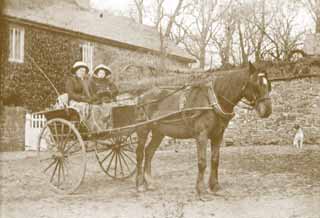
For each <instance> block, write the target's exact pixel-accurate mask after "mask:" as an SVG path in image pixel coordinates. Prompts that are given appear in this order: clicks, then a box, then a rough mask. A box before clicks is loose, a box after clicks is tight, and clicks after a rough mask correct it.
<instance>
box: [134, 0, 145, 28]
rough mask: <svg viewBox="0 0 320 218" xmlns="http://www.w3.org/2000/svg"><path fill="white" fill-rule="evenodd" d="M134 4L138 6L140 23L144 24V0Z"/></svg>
mask: <svg viewBox="0 0 320 218" xmlns="http://www.w3.org/2000/svg"><path fill="white" fill-rule="evenodd" d="M134 4H135V6H136V11H137V14H138V22H139V23H140V24H143V17H144V12H145V6H144V0H134Z"/></svg>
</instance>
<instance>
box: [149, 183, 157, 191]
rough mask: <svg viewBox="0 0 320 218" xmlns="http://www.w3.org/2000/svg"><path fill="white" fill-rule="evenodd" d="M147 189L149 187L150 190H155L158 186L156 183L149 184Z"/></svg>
mask: <svg viewBox="0 0 320 218" xmlns="http://www.w3.org/2000/svg"><path fill="white" fill-rule="evenodd" d="M147 189H148V191H155V190H156V189H157V187H156V186H155V185H154V184H148V185H147Z"/></svg>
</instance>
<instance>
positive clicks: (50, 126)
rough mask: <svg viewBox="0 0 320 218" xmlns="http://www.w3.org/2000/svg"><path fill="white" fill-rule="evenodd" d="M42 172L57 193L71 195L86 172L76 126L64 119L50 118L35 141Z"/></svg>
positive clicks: (79, 136)
mask: <svg viewBox="0 0 320 218" xmlns="http://www.w3.org/2000/svg"><path fill="white" fill-rule="evenodd" d="M38 158H39V162H40V167H41V171H42V173H43V174H44V175H45V177H46V178H47V180H48V182H49V184H50V186H51V187H52V188H53V189H54V190H55V191H56V192H58V193H60V194H71V193H73V192H75V191H76V190H77V188H78V187H79V186H80V184H81V182H82V180H83V178H84V175H85V171H86V148H85V145H84V142H83V140H82V137H81V135H80V133H79V132H78V130H77V129H76V128H75V126H74V125H73V124H72V123H71V122H69V121H67V120H64V119H59V118H56V119H52V120H50V121H48V122H47V124H46V126H45V127H44V128H43V129H42V131H41V133H40V137H39V140H38Z"/></svg>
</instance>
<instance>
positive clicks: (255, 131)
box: [225, 78, 320, 145]
mask: <svg viewBox="0 0 320 218" xmlns="http://www.w3.org/2000/svg"><path fill="white" fill-rule="evenodd" d="M271 98H272V104H273V112H272V115H271V116H270V117H269V118H267V119H260V118H258V116H257V115H256V113H255V112H254V111H248V110H245V109H242V108H240V107H239V108H236V114H237V115H236V117H235V118H234V119H233V120H232V121H231V123H230V125H229V127H228V129H227V130H226V133H225V142H226V145H228V144H229V145H231V144H234V145H239V144H240V145H253V144H292V140H293V137H294V134H295V131H294V129H293V126H294V124H299V125H300V126H301V127H302V128H303V130H304V135H305V143H310V144H320V79H319V78H311V79H300V80H293V81H279V82H273V83H272V93H271Z"/></svg>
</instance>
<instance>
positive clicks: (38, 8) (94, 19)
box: [3, 0, 195, 62]
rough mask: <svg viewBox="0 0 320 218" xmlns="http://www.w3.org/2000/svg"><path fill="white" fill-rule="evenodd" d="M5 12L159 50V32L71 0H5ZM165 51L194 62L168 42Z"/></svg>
mask: <svg viewBox="0 0 320 218" xmlns="http://www.w3.org/2000/svg"><path fill="white" fill-rule="evenodd" d="M3 12H4V14H5V15H7V16H9V17H14V18H18V19H21V20H26V21H31V22H35V23H41V24H45V25H49V26H52V27H57V28H62V29H64V30H67V31H72V32H78V33H83V34H86V35H90V36H93V37H99V38H103V39H107V40H109V41H110V40H111V41H112V42H114V43H115V44H116V43H121V44H125V45H128V46H130V47H136V48H144V49H147V50H151V51H159V48H160V37H159V33H158V31H157V30H156V29H155V28H153V27H151V26H147V25H141V24H138V23H136V22H134V21H133V20H132V19H130V18H127V17H123V16H114V15H110V14H107V13H103V16H102V17H101V12H99V11H96V10H93V9H92V10H89V9H84V8H81V7H79V5H77V4H76V3H75V1H74V0H58V1H55V0H5V8H4V11H3ZM167 52H168V54H169V55H173V56H176V57H177V58H180V59H182V60H183V61H185V62H195V60H194V58H193V57H192V56H190V55H189V54H188V53H187V52H186V51H185V50H183V49H181V48H179V47H177V46H176V45H175V44H174V43H173V42H172V41H169V43H168V48H167Z"/></svg>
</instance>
